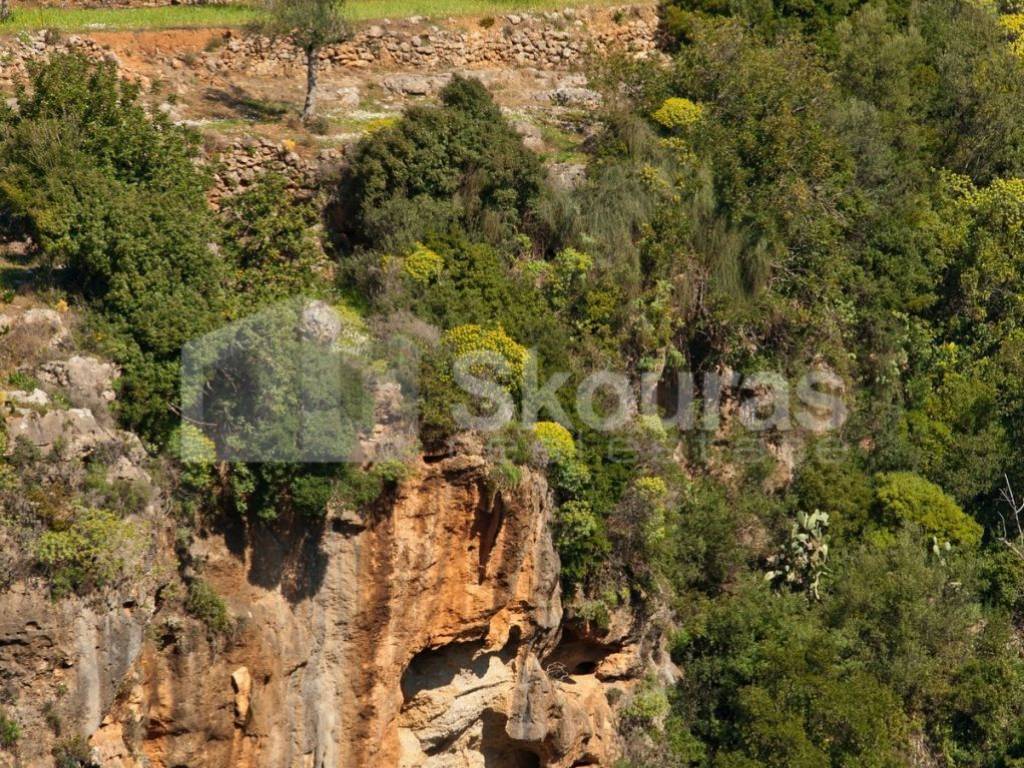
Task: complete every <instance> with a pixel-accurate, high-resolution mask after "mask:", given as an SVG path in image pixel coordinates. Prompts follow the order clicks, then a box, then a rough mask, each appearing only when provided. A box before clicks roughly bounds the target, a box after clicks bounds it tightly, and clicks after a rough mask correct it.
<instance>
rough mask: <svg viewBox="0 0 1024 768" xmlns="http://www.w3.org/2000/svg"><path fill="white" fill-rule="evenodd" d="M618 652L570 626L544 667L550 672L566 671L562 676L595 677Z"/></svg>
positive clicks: (613, 647)
mask: <svg viewBox="0 0 1024 768" xmlns="http://www.w3.org/2000/svg"><path fill="white" fill-rule="evenodd" d="M617 650H618V648H617V647H615V646H609V645H604V644H603V643H600V642H598V641H597V640H595V639H593V638H592V637H588V636H586V635H585V634H583V633H582V632H579V631H577V630H576V629H574V628H573V627H571V626H568V627H566V628H565V630H564V632H563V634H562V639H561V641H560V642H559V643H558V645H557V646H556V647H555V649H554V650H553V651H551V653H550V654H549V655H548V656H547V658H546V659H545V660H544V665H545V668H546V669H548V670H552V669H554V670H564V671H563V672H562V674H568V675H572V676H577V675H580V676H582V675H593V674H594V673H595V672H596V671H597V667H598V665H600V663H601V662H602V661H603V660H604V659H605V658H606V657H607V656H609V655H611V654H612V653H615V651H617ZM549 674H550V672H549Z"/></svg>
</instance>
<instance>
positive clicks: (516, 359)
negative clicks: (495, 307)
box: [441, 325, 529, 385]
mask: <svg viewBox="0 0 1024 768" xmlns="http://www.w3.org/2000/svg"><path fill="white" fill-rule="evenodd" d="M441 344H442V346H443V347H444V350H445V352H447V353H448V355H449V356H450V357H451V359H452V360H453V361H455V360H458V359H459V358H460V357H470V356H473V355H480V354H481V353H495V354H497V355H499V356H500V357H501V358H502V359H503V360H504V361H505V363H506V368H505V370H504V371H493V366H491V365H489V364H488V363H487V362H486V361H481V362H480V363H479V365H478V364H476V363H473V361H472V360H470V363H471V365H470V369H469V370H470V371H471V372H472V373H474V375H485V374H487V373H495V374H498V375H497V380H498V381H499V382H500V383H504V384H506V385H511V384H513V383H514V382H518V381H520V380H521V379H522V378H523V372H524V371H525V370H526V360H527V357H528V355H529V353H528V352H527V351H526V347H524V346H522V345H521V344H518V343H516V341H515V340H514V339H513V338H512V337H511V336H509V335H508V334H507V333H505V331H504V330H502V329H501V328H494V329H486V328H482V327H480V326H479V325H460V326H457V327H455V328H452V329H451V330H449V331H446V332H445V334H444V336H443V337H442V338H441Z"/></svg>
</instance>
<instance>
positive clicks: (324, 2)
mask: <svg viewBox="0 0 1024 768" xmlns="http://www.w3.org/2000/svg"><path fill="white" fill-rule="evenodd" d="M0 2H5V0H0ZM343 5H344V0H267V8H268V11H269V18H268V21H267V22H266V30H267V31H268V32H269V33H270V34H271V35H273V36H275V37H278V36H286V35H287V36H289V37H291V38H292V40H293V41H294V42H295V45H297V46H298V47H299V48H301V49H302V50H303V51H304V52H305V54H306V102H305V104H304V105H303V107H302V120H303V122H309V120H310V119H312V117H313V115H314V113H315V110H316V90H317V76H318V74H319V69H320V62H319V54H320V49H321V48H323V47H324V46H325V45H333V44H334V43H340V42H341V41H342V40H345V39H347V38H348V35H349V29H348V24H347V23H346V22H345V19H344V18H342V15H341V9H342V6H343Z"/></svg>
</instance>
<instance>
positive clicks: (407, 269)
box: [402, 243, 444, 285]
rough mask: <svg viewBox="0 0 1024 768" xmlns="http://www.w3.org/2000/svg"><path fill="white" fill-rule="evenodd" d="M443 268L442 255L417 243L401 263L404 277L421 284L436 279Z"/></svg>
mask: <svg viewBox="0 0 1024 768" xmlns="http://www.w3.org/2000/svg"><path fill="white" fill-rule="evenodd" d="M443 270H444V257H443V256H442V255H441V254H439V253H437V251H432V250H430V249H429V248H427V247H426V246H425V245H422V244H419V243H417V244H416V248H415V249H413V251H412V253H410V254H409V255H408V256H406V257H405V261H404V262H403V263H402V271H403V272H404V273H405V275H406V277H408V278H409V279H411V280H412V281H413V282H414V283H419V284H421V285H422V284H425V283H429V282H430V281H431V280H436V279H437V278H438V277H440V275H441V272H442V271H443Z"/></svg>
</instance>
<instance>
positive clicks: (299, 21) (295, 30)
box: [266, 0, 349, 123]
mask: <svg viewBox="0 0 1024 768" xmlns="http://www.w3.org/2000/svg"><path fill="white" fill-rule="evenodd" d="M344 4H345V3H344V0H268V2H267V12H268V16H269V19H268V21H267V22H266V29H267V31H269V32H270V33H271V34H273V35H287V36H288V37H290V38H291V39H292V41H293V42H294V43H295V45H297V46H298V47H299V48H301V49H302V51H303V53H305V55H306V100H305V102H304V103H303V106H302V120H303V122H306V123H309V122H310V121H311V120H312V119H313V117H314V116H315V114H316V98H317V88H318V82H317V80H318V77H319V73H320V51H321V49H322V48H323V47H324V46H327V45H333V44H335V43H340V42H341V41H343V40H345V39H347V38H348V36H349V27H348V24H347V22H346V21H345V17H344V13H343V8H344Z"/></svg>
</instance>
